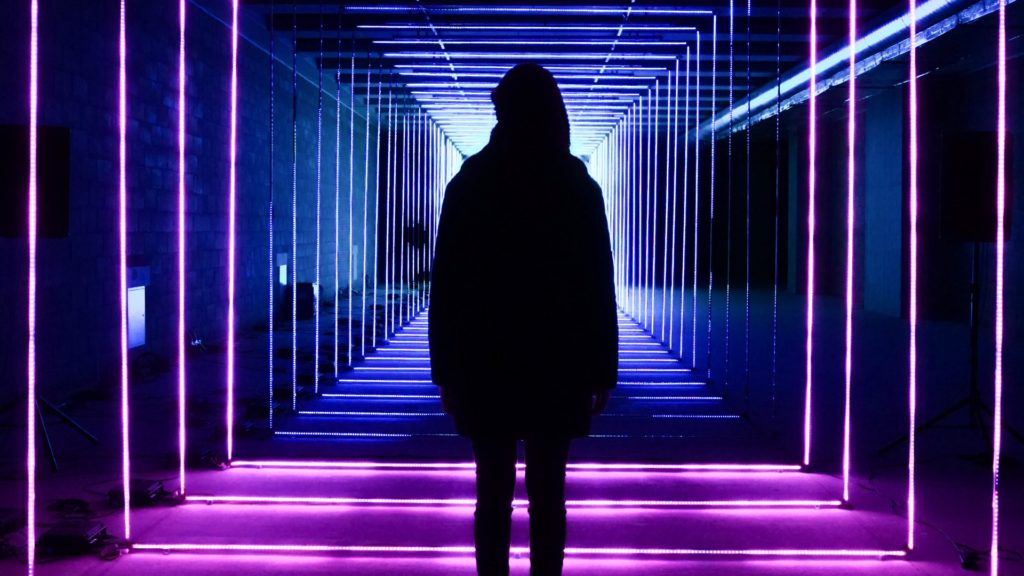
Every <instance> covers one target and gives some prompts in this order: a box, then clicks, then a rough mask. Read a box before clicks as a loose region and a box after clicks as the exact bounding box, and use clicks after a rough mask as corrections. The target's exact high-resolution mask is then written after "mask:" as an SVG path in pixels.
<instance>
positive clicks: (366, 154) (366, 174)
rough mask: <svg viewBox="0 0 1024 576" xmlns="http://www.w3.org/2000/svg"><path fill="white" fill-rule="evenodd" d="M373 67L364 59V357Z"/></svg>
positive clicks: (362, 350)
mask: <svg viewBox="0 0 1024 576" xmlns="http://www.w3.org/2000/svg"><path fill="white" fill-rule="evenodd" d="M372 72H373V67H372V65H371V63H370V59H369V58H367V59H366V101H365V104H366V127H365V128H364V129H363V141H364V143H365V146H364V149H365V152H364V155H363V241H362V243H361V245H360V246H361V248H362V250H361V251H362V256H363V264H362V266H360V267H359V277H360V280H361V282H362V288H361V289H360V291H359V297H360V302H361V304H362V306H360V310H359V355H360V356H361V357H363V358H365V357H366V251H367V248H366V228H367V221H368V220H369V207H370V206H369V205H370V89H371V87H372V85H373V84H372V82H371V76H370V74H371V73H372Z"/></svg>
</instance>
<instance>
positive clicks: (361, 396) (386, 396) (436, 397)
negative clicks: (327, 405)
mask: <svg viewBox="0 0 1024 576" xmlns="http://www.w3.org/2000/svg"><path fill="white" fill-rule="evenodd" d="M322 396H323V397H324V398H349V399H363V400H439V399H440V398H441V396H439V395H437V394H323V395H322Z"/></svg>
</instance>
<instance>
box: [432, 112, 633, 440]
mask: <svg viewBox="0 0 1024 576" xmlns="http://www.w3.org/2000/svg"><path fill="white" fill-rule="evenodd" d="M429 318H430V359H431V369H432V377H433V381H434V383H435V384H437V385H438V386H440V387H442V388H443V389H444V392H445V396H446V398H447V401H448V408H449V411H450V412H452V416H453V417H454V419H455V425H456V429H457V431H458V432H459V434H461V435H464V436H469V437H479V436H515V437H518V438H524V437H528V436H529V437H535V436H543V435H561V436H570V437H579V436H583V435H586V434H587V433H588V432H589V428H590V403H591V398H592V395H593V394H595V393H598V392H601V391H607V390H610V389H611V388H613V387H614V386H615V383H616V376H617V366H618V327H617V319H616V304H615V288H614V280H613V271H612V253H611V247H610V242H609V236H608V225H607V220H606V218H605V210H604V201H603V199H602V196H601V189H600V187H599V186H598V185H597V183H596V182H594V180H593V179H591V178H590V176H589V174H588V173H587V169H586V167H585V165H584V164H583V162H581V161H580V160H579V159H577V158H575V157H573V156H572V155H570V154H569V153H568V152H567V151H565V152H559V151H556V150H554V149H552V150H550V151H546V150H544V149H543V148H536V147H533V148H532V149H525V150H524V146H523V145H522V143H521V142H517V141H515V140H514V139H512V138H509V137H503V135H502V133H501V130H500V125H499V128H498V129H496V130H495V131H494V133H493V135H492V138H491V142H490V143H489V144H488V145H487V147H485V148H484V149H483V150H482V151H481V152H480V153H478V154H476V155H474V156H472V157H471V158H469V159H467V160H466V162H465V163H464V164H463V166H462V169H461V170H460V172H459V173H458V174H457V175H456V176H455V177H454V178H453V179H452V181H451V182H450V183H449V185H448V188H447V191H446V193H445V197H444V202H443V207H442V210H441V218H440V225H439V228H438V233H437V243H436V251H435V254H434V264H433V268H432V280H431V287H430V315H429Z"/></svg>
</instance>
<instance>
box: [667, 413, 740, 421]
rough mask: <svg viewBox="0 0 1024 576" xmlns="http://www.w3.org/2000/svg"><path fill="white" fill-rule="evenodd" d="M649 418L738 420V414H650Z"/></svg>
mask: <svg viewBox="0 0 1024 576" xmlns="http://www.w3.org/2000/svg"><path fill="white" fill-rule="evenodd" d="M651 418H663V419H672V420H739V419H740V418H742V416H740V415H739V414H652V415H651Z"/></svg>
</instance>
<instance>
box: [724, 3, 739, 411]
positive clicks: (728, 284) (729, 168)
mask: <svg viewBox="0 0 1024 576" xmlns="http://www.w3.org/2000/svg"><path fill="white" fill-rule="evenodd" d="M735 7H736V6H735V3H734V2H733V0H729V92H728V94H729V128H728V131H727V132H726V135H725V137H726V152H725V166H726V170H725V330H724V337H723V340H724V344H723V345H724V348H725V367H724V369H723V370H722V388H723V390H722V393H723V396H728V394H729V376H730V372H729V360H730V359H731V358H732V341H731V339H730V336H731V335H732V331H731V328H732V196H733V194H732V192H733V185H732V183H733V182H732V181H733V157H732V140H733V132H734V130H733V127H734V124H733V122H734V120H735V118H736V116H735V109H734V108H733V105H734V103H735V98H734V96H735V88H736V73H735V72H736V59H735V42H734V41H735V30H736V26H735V23H736V11H735Z"/></svg>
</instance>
